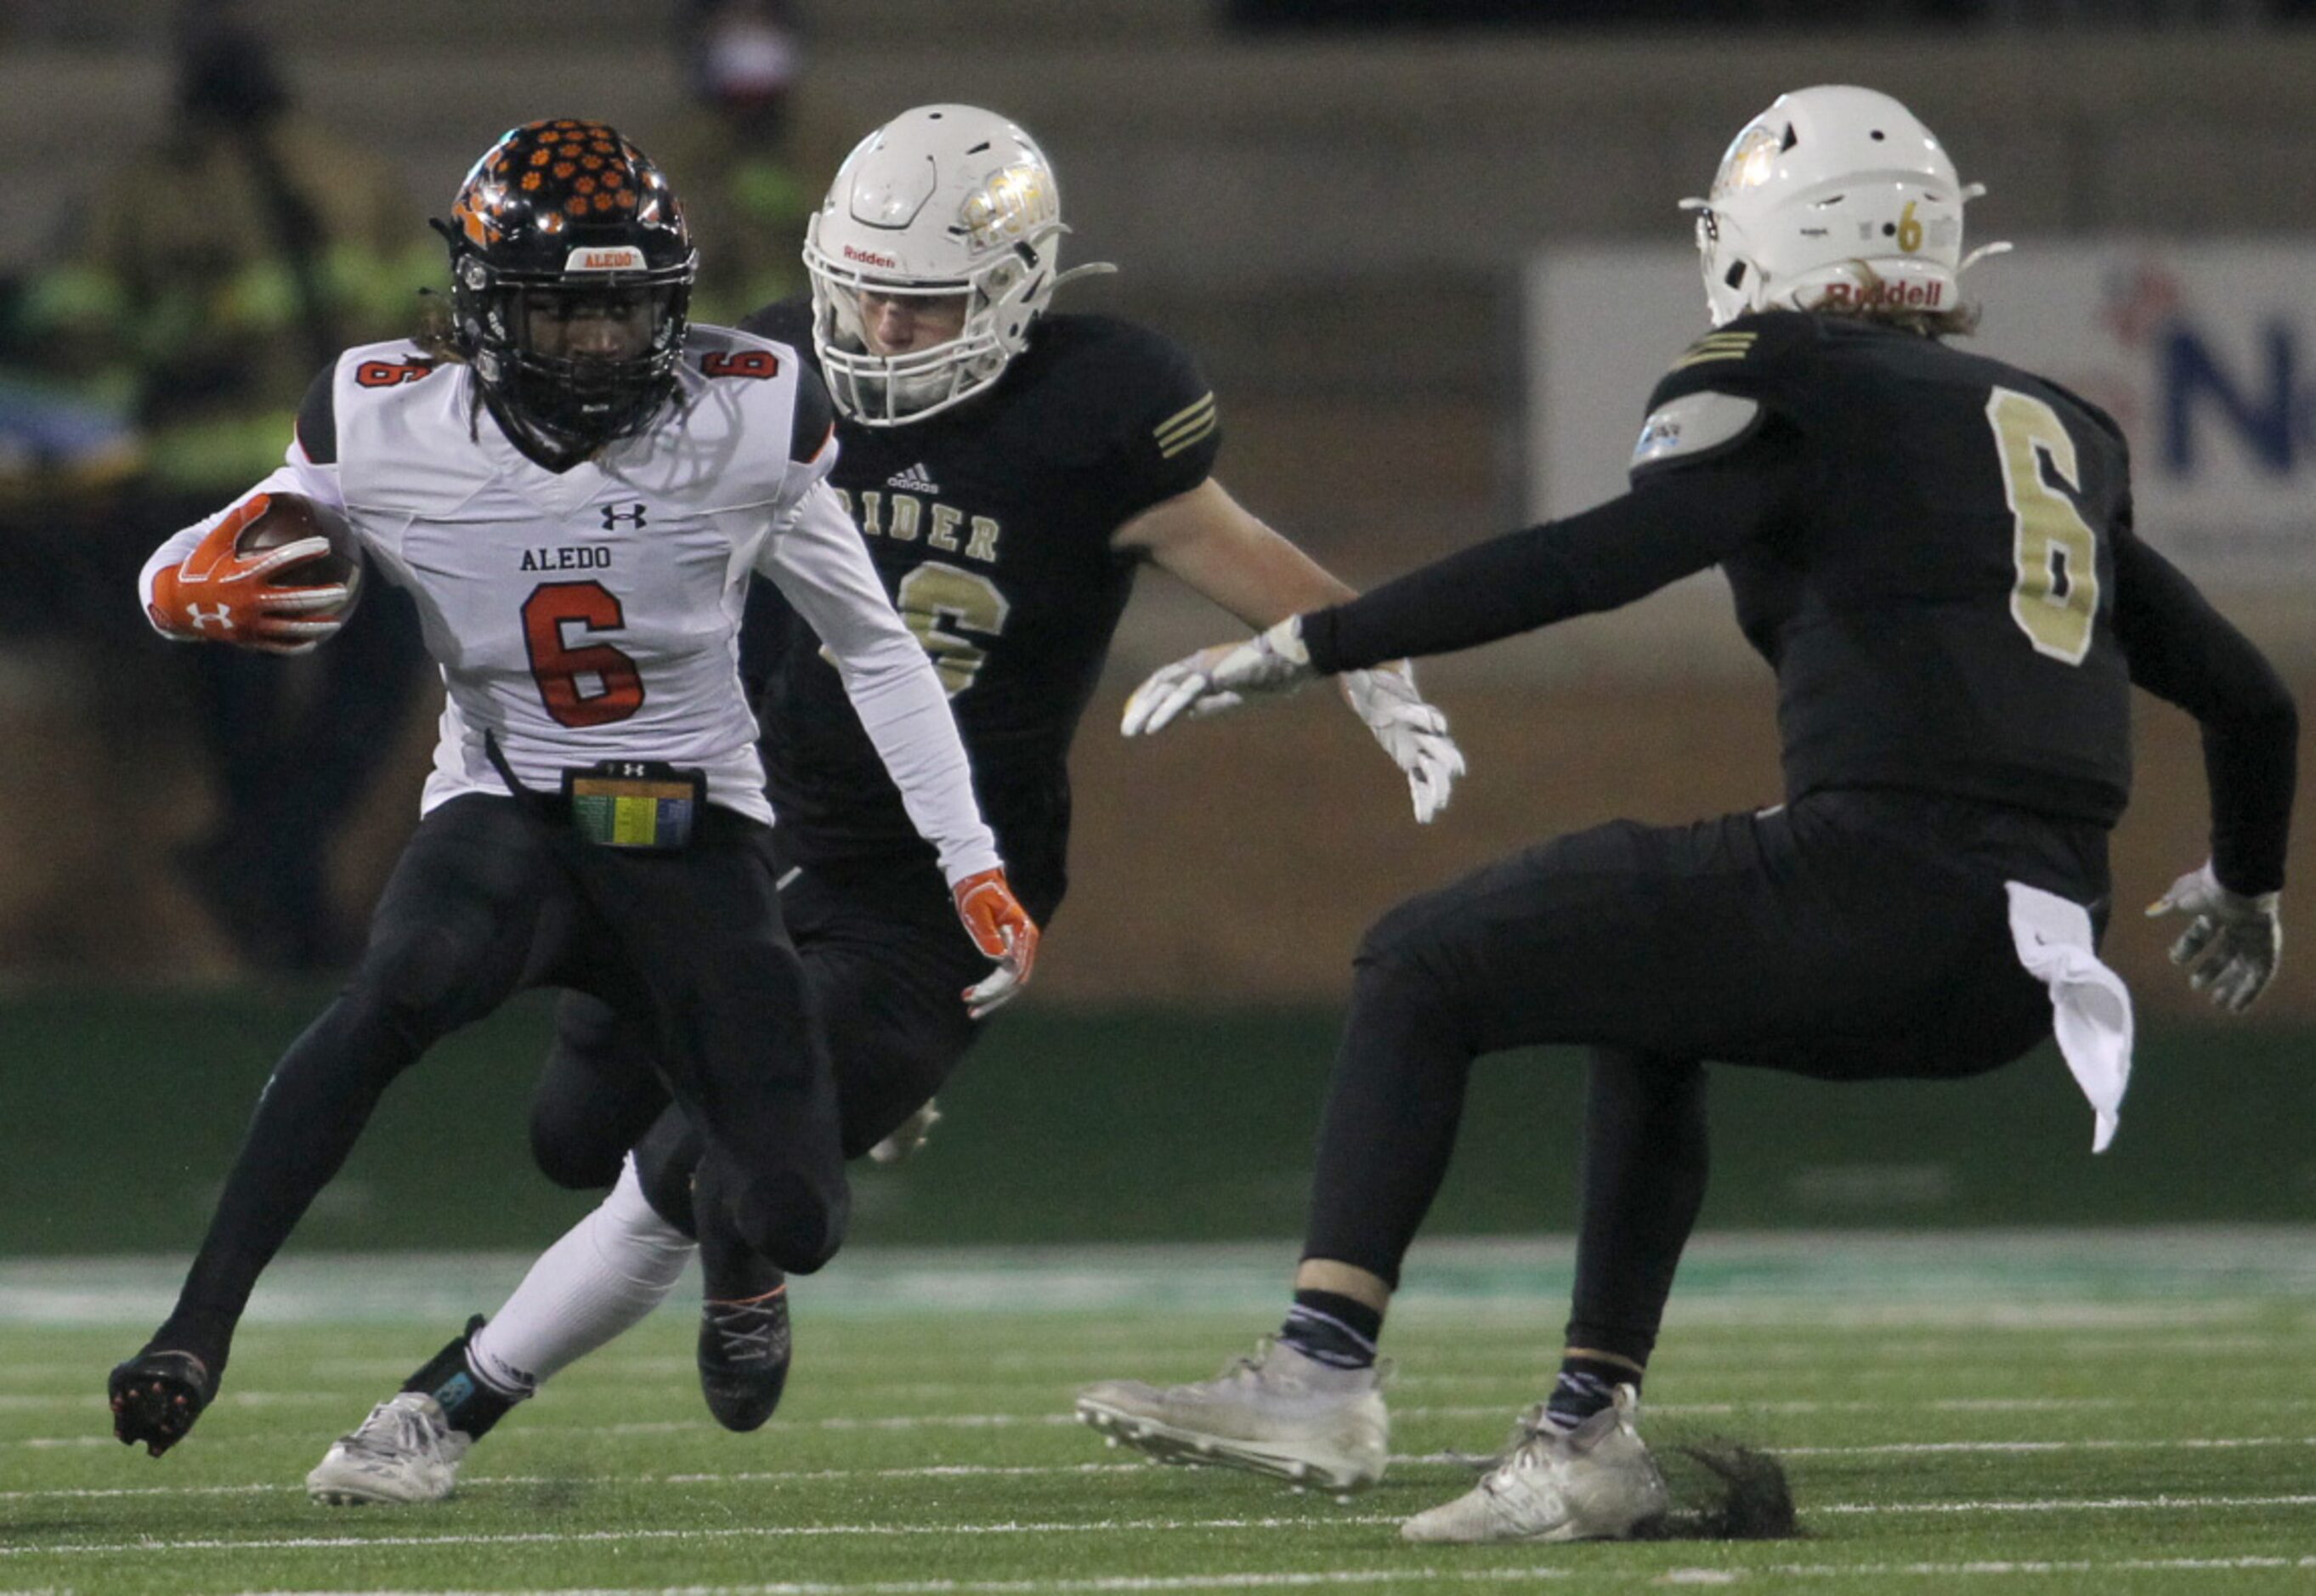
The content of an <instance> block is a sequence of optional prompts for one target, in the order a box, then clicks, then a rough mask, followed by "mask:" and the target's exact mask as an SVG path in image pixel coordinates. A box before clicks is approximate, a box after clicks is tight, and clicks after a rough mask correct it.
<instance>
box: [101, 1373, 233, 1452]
mask: <svg viewBox="0 0 2316 1596" xmlns="http://www.w3.org/2000/svg"><path fill="white" fill-rule="evenodd" d="M105 1386H106V1388H107V1390H109V1391H110V1392H111V1396H112V1433H113V1435H114V1436H115V1437H116V1438H117V1439H119V1440H120V1442H121V1444H122V1445H124V1446H132V1447H133V1446H135V1445H136V1444H137V1443H138V1442H139V1441H143V1442H144V1443H145V1449H146V1450H147V1452H148V1453H150V1454H151V1455H152V1456H154V1457H156V1458H157V1457H159V1456H160V1455H161V1454H162V1453H164V1452H165V1451H167V1450H168V1449H170V1448H171V1447H174V1446H175V1445H176V1444H177V1443H178V1442H179V1441H181V1440H184V1439H185V1436H186V1433H187V1432H188V1431H191V1430H192V1427H193V1421H195V1420H196V1419H198V1418H200V1416H201V1410H202V1409H203V1408H205V1407H207V1406H209V1401H210V1399H211V1398H213V1397H214V1396H216V1395H217V1377H216V1376H214V1375H212V1374H211V1373H209V1365H208V1364H206V1363H204V1362H202V1361H201V1360H200V1359H199V1358H196V1357H194V1356H193V1355H192V1353H191V1352H174V1351H156V1350H155V1349H153V1348H151V1347H147V1349H146V1350H145V1351H141V1352H139V1353H138V1354H137V1356H135V1357H134V1358H131V1359H130V1360H129V1361H128V1362H126V1363H117V1364H115V1365H113V1368H112V1374H111V1378H109V1379H107V1380H106V1382H105Z"/></svg>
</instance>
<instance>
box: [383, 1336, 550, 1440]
mask: <svg viewBox="0 0 2316 1596" xmlns="http://www.w3.org/2000/svg"><path fill="white" fill-rule="evenodd" d="M482 1327H483V1316H482V1315H480V1314H477V1315H475V1316H474V1317H473V1318H471V1319H469V1320H468V1321H467V1333H466V1334H464V1335H461V1336H460V1337H459V1338H458V1340H456V1341H454V1342H451V1343H450V1345H449V1346H447V1347H444V1348H443V1349H442V1350H441V1351H439V1352H437V1353H435V1354H434V1356H433V1357H432V1358H430V1359H428V1360H426V1364H425V1366H424V1367H423V1368H422V1369H419V1371H418V1372H417V1373H416V1374H414V1375H412V1376H411V1377H410V1378H408V1379H406V1380H405V1381H403V1382H402V1388H403V1389H404V1390H405V1391H423V1392H424V1393H425V1394H426V1395H429V1396H432V1398H433V1399H434V1400H435V1401H436V1402H438V1403H440V1404H442V1419H443V1422H445V1423H447V1424H449V1425H450V1428H451V1429H453V1430H458V1431H464V1432H465V1433H466V1434H467V1435H468V1436H469V1437H471V1438H472V1439H474V1440H481V1439H482V1438H483V1437H484V1436H485V1435H488V1434H489V1433H490V1430H491V1426H492V1425H494V1424H495V1423H497V1422H499V1421H500V1420H501V1419H503V1418H505V1417H506V1416H507V1414H508V1413H510V1412H512V1410H513V1408H514V1404H516V1403H518V1402H520V1401H521V1400H522V1398H521V1397H520V1396H509V1395H504V1394H503V1393H502V1392H499V1391H496V1390H494V1389H493V1388H492V1387H491V1386H488V1385H486V1384H485V1382H484V1381H483V1379H482V1378H481V1377H480V1376H478V1375H477V1374H476V1373H475V1369H474V1366H473V1365H472V1364H470V1363H468V1361H467V1342H469V1341H470V1340H472V1339H473V1338H474V1333H475V1332H476V1331H477V1330H480V1329H481V1328H482Z"/></svg>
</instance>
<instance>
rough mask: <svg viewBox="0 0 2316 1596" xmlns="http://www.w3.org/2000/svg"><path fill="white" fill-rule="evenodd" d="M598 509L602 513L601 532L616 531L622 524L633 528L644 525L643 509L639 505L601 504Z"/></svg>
mask: <svg viewBox="0 0 2316 1596" xmlns="http://www.w3.org/2000/svg"><path fill="white" fill-rule="evenodd" d="M598 508H599V509H601V511H602V512H603V530H604V531H607V532H609V531H616V530H617V529H618V528H619V524H620V523H621V522H626V523H627V524H628V526H634V527H639V526H641V525H643V524H644V507H643V506H642V505H641V504H628V505H624V506H623V505H619V504H602V505H599V506H598Z"/></svg>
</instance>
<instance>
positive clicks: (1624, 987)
mask: <svg viewBox="0 0 2316 1596" xmlns="http://www.w3.org/2000/svg"><path fill="white" fill-rule="evenodd" d="M2013 879H2016V880H2021V881H2025V882H2027V884H2029V885H2031V886H2036V887H2043V888H2044V889H2045V890H2047V891H2052V892H2056V893H2058V894H2060V895H2061V896H2065V897H2069V898H2071V899H2073V900H2074V901H2076V902H2078V903H2082V904H2084V905H2087V906H2092V907H2093V909H2094V914H2095V917H2098V918H2101V919H2102V920H2103V916H2104V913H2105V906H2106V905H2105V902H2104V900H2105V896H2106V893H2107V866H2106V834H2105V833H2104V831H2102V830H2100V829H2099V828H2098V827H2095V826H2089V825H2070V824H2062V823H2055V822H2052V821H2048V820H2045V819H2042V818H2040V817H2036V816H2027V815H2023V814H2020V813H2018V812H2016V811H2009V810H2002V809H1996V808H1991V807H1982V806H1977V805H1971V804H1964V803H1959V802H1953V801H1948V800H1944V799H1937V798H1927V797H1920V796H1916V795H1909V794H1900V793H1864V792H1848V793H1831V794H1820V795H1815V796H1813V797H1811V798H1805V799H1804V800H1803V801H1801V802H1800V803H1797V804H1795V805H1794V806H1792V807H1787V808H1780V809H1775V810H1769V811H1765V812H1763V813H1760V814H1745V815H1733V816H1724V817H1723V818H1721V819H1718V820H1708V821H1703V822H1699V823H1697V824H1696V825H1685V826H1672V827H1656V826H1647V825H1637V824H1635V823H1632V822H1628V821H1619V822H1617V823H1614V824H1611V825H1604V826H1600V827H1598V828H1596V829H1594V830H1591V831H1586V832H1581V833H1578V834H1574V835H1571V836H1565V837H1561V838H1558V839H1556V840H1554V841H1553V842H1550V843H1545V844H1543V845H1541V846H1539V847H1537V848H1533V849H1530V850H1528V851H1526V852H1523V853H1520V854H1518V855H1515V856H1514V857H1512V858H1510V859H1507V860H1501V861H1500V862H1498V863H1496V864H1492V865H1490V866H1487V867H1486V868H1484V869H1481V870H1479V871H1477V872H1476V873H1474V874H1473V875H1471V876H1468V877H1466V878H1464V879H1463V880H1461V881H1458V882H1456V884H1455V885H1453V886H1450V887H1446V888H1444V889H1442V890H1440V891H1437V892H1433V893H1429V894H1426V895H1424V896H1419V897H1416V898H1413V899H1411V900H1409V901H1408V902H1407V903H1404V904H1403V905H1399V906H1398V907H1397V908H1395V909H1394V910H1392V911H1391V912H1390V913H1389V914H1385V916H1384V918H1383V919H1382V920H1381V921H1380V922H1378V923H1376V926H1375V927H1374V929H1373V930H1371V931H1370V932H1368V933H1367V938H1366V940H1365V941H1364V942H1363V943H1362V944H1361V946H1360V949H1359V951H1358V957H1357V959H1356V961H1355V973H1354V978H1353V986H1352V996H1351V1008H1350V1018H1349V1021H1348V1023H1347V1025H1346V1029H1345V1032H1344V1036H1343V1039H1342V1042H1341V1048H1340V1050H1339V1052H1338V1054H1337V1057H1336V1061H1335V1070H1334V1077H1333V1081H1332V1085H1331V1087H1330V1091H1329V1095H1328V1101H1327V1106H1326V1111H1325V1115H1324V1117H1323V1121H1322V1125H1321V1129H1320V1136H1319V1150H1318V1165H1317V1172H1316V1177H1315V1189H1314V1199H1313V1211H1312V1217H1311V1224H1310V1229H1309V1232H1308V1234H1307V1235H1306V1237H1305V1246H1304V1256H1305V1257H1306V1258H1328V1259H1334V1260H1338V1261H1341V1262H1346V1263H1350V1264H1354V1265H1356V1266H1358V1267H1359V1268H1361V1269H1365V1270H1367V1271H1371V1272H1372V1273H1374V1274H1376V1275H1377V1276H1379V1277H1381V1278H1382V1279H1384V1280H1385V1281H1387V1282H1390V1283H1392V1284H1394V1286H1395V1285H1396V1284H1397V1282H1398V1279H1399V1271H1400V1264H1401V1261H1402V1259H1403V1257H1404V1255H1405V1253H1406V1251H1407V1248H1408V1245H1409V1244H1410V1243H1411V1242H1412V1240H1413V1239H1414V1236H1415V1234H1416V1231H1417V1228H1418V1227H1419V1226H1421V1224H1422V1222H1423V1217H1424V1215H1425V1213H1426V1211H1427V1210H1428V1209H1429V1208H1430V1204H1431V1200H1432V1198H1433V1197H1434V1196H1435V1195H1436V1194H1437V1192H1438V1190H1439V1182H1440V1181H1441V1180H1442V1178H1443V1177H1444V1176H1445V1174H1446V1172H1447V1169H1448V1157H1449V1155H1450V1153H1451V1152H1452V1151H1453V1149H1454V1146H1455V1138H1456V1128H1457V1125H1458V1122H1459V1120H1460V1119H1461V1117H1462V1113H1463V1108H1464V1097H1465V1085H1466V1083H1467V1081H1468V1079H1469V1077H1470V1074H1471V1069H1472V1065H1473V1062H1474V1059H1475V1058H1477V1057H1479V1056H1480V1055H1481V1054H1483V1053H1493V1052H1497V1051H1500V1050H1501V1049H1504V1048H1519V1047H1526V1046H1530V1045H1535V1044H1545V1043H1561V1044H1580V1045H1589V1047H1590V1048H1591V1057H1590V1066H1589V1069H1588V1074H1587V1078H1586V1100H1585V1112H1584V1128H1583V1152H1582V1177H1581V1178H1582V1182H1583V1205H1582V1218H1581V1226H1580V1230H1579V1234H1578V1241H1577V1264H1576V1288H1575V1300H1574V1312H1573V1316H1572V1320H1571V1323H1570V1324H1569V1329H1568V1335H1569V1341H1570V1344H1572V1345H1579V1346H1585V1347H1590V1348H1595V1349H1599V1350H1602V1351H1612V1352H1616V1353H1618V1354H1620V1355H1622V1356H1625V1357H1627V1358H1630V1359H1633V1360H1635V1361H1636V1362H1645V1361H1646V1360H1647V1358H1648V1354H1649V1352H1650V1351H1651V1349H1652V1347H1653V1346H1654V1344H1655V1341H1656V1334H1657V1328H1658V1325H1659V1324H1660V1322H1661V1319H1662V1316H1663V1312H1664V1304H1665V1299H1666V1297H1667V1295H1668V1293H1669V1292H1670V1290H1671V1287H1672V1279H1673V1271H1674V1270H1675V1268H1676V1266H1677V1265H1678V1264H1679V1260H1680V1253H1681V1249H1682V1247H1683V1246H1684V1245H1685V1244H1686V1243H1687V1241H1688V1234H1689V1231H1690V1229H1691V1227H1692V1226H1694V1225H1695V1223H1696V1220H1697V1210H1698V1208H1699V1206H1700V1204H1701V1203H1702V1201H1703V1199H1704V1194H1705V1184H1706V1159H1707V1138H1706V1106H1705V1090H1706V1088H1705V1079H1706V1077H1705V1069H1704V1065H1705V1064H1706V1062H1707V1061H1714V1062H1720V1063H1726V1064H1736V1065H1758V1066H1765V1067H1768V1068H1772V1069H1783V1070H1790V1071H1795V1072H1797V1073H1799V1074H1807V1075H1813V1076H1817V1077H1820V1078H1822V1079H1825V1080H1831V1081H1871V1080H1885V1079H1890V1078H1893V1077H1900V1076H1913V1077H1929V1078H1960V1077H1964V1076H1968V1075H1973V1074H1981V1073H1982V1072H1984V1071H1987V1070H1991V1069H1993V1068H1996V1067H1998V1066H1999V1065H2003V1064H2006V1063H2008V1062H2009V1061H2010V1060H2011V1059H2013V1058H2016V1057H2018V1055H2020V1054H2021V1053H2023V1052H2025V1051H2026V1050H2027V1049H2028V1048H2031V1047H2033V1046H2034V1045H2035V1043H2036V1042H2037V1041H2039V1040H2041V1039H2043V1038H2044V1037H2046V1036H2048V1035H2049V1034H2050V1030H2051V1005H2050V998H2049V994H2048V993H2047V991H2046V989H2045V988H2044V986H2043V985H2041V984H2040V983H2039V982H2037V981H2035V979H2034V978H2033V977H2031V976H2028V975H2027V973H2026V971H2025V970H2024V969H2023V968H2022V967H2020V966H2019V963H2018V955H2017V953H2016V951H2015V950H2014V948H2013V945H2012V941H2011V936H2010V931H2009V902H2008V897H2007V895H2006V893H2005V891H2004V885H2003V884H2004V882H2005V881H2007V880H2013Z"/></svg>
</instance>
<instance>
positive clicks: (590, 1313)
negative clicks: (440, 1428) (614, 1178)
mask: <svg viewBox="0 0 2316 1596" xmlns="http://www.w3.org/2000/svg"><path fill="white" fill-rule="evenodd" d="M695 1250H696V1244H694V1243H693V1242H692V1240H691V1238H690V1237H689V1236H687V1235H684V1234H683V1233H682V1232H681V1231H680V1230H678V1229H677V1228H676V1227H675V1226H673V1225H670V1224H669V1223H668V1222H667V1221H666V1220H664V1219H663V1218H661V1217H659V1215H658V1214H656V1213H655V1212H654V1211H653V1209H652V1206H651V1204H650V1203H648V1202H646V1201H645V1200H644V1189H643V1185H642V1183H641V1182H640V1181H637V1178H636V1164H635V1160H634V1159H633V1158H632V1157H631V1158H629V1159H628V1162H627V1164H626V1165H625V1167H623V1168H622V1169H621V1170H620V1171H619V1184H618V1185H616V1186H614V1187H612V1188H611V1194H610V1196H609V1197H606V1198H605V1199H603V1200H602V1202H601V1204H599V1205H598V1206H597V1207H596V1208H595V1211H594V1212H593V1213H592V1214H589V1215H588V1216H587V1217H585V1218H583V1219H582V1220H580V1221H579V1223H578V1224H576V1225H575V1226H572V1227H571V1228H570V1229H569V1230H567V1231H566V1232H565V1233H564V1235H563V1237H562V1239H561V1240H559V1241H557V1243H556V1244H554V1245H553V1246H551V1247H549V1248H548V1249H547V1251H546V1252H544V1253H540V1254H539V1262H536V1263H534V1264H532V1265H531V1266H530V1273H529V1274H527V1275H525V1276H523V1278H522V1284H521V1285H520V1286H517V1287H516V1288H514V1295H513V1296H512V1297H508V1298H507V1299H506V1302H505V1304H504V1305H503V1306H501V1307H500V1309H499V1311H498V1312H497V1313H495V1314H493V1315H491V1318H490V1323H489V1324H485V1325H484V1326H483V1328H482V1329H480V1330H478V1331H477V1332H476V1333H475V1338H474V1340H472V1341H471V1342H468V1344H467V1360H468V1362H469V1363H470V1364H472V1365H473V1367H474V1369H475V1372H476V1373H477V1374H478V1375H480V1376H481V1377H482V1378H483V1379H484V1381H485V1383H486V1384H488V1385H491V1386H496V1387H498V1388H499V1390H500V1391H501V1392H503V1394H504V1395H509V1396H528V1395H530V1394H531V1392H532V1391H534V1390H536V1389H537V1388H538V1386H539V1382H540V1381H541V1380H544V1379H546V1378H548V1377H549V1376H550V1375H553V1374H555V1373H556V1372H557V1370H559V1369H564V1368H566V1367H567V1366H568V1365H570V1364H572V1363H574V1362H575V1361H577V1360H579V1359H581V1358H583V1357H585V1356H586V1355H587V1354H588V1353H590V1352H592V1351H594V1350H595V1349H596V1348H598V1347H601V1346H605V1345H608V1344H609V1343H610V1342H612V1341H614V1340H616V1339H617V1338H618V1337H619V1335H620V1334H621V1333H624V1332H626V1331H627V1330H628V1329H631V1328H632V1327H634V1326H635V1325H637V1324H642V1323H643V1321H644V1320H645V1319H646V1317H648V1316H649V1315H650V1314H651V1311H652V1310H653V1309H654V1308H655V1307H657V1306H659V1305H660V1304H661V1303H663V1302H664V1301H666V1300H667V1296H668V1293H669V1292H671V1291H673V1290H674V1289H675V1282H676V1281H677V1280H678V1279H681V1276H682V1274H683V1266H684V1264H685V1263H686V1262H689V1261H690V1257H691V1254H692V1253H693V1252H694V1251H695Z"/></svg>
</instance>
